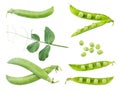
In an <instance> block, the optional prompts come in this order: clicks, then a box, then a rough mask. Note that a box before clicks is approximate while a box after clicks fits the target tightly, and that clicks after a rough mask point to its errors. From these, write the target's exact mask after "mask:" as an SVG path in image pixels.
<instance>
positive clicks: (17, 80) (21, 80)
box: [6, 65, 59, 85]
mask: <svg viewBox="0 0 120 92" xmlns="http://www.w3.org/2000/svg"><path fill="white" fill-rule="evenodd" d="M43 70H44V71H45V72H46V73H47V74H49V73H51V72H52V71H53V70H56V71H58V70H59V66H57V65H51V66H49V67H46V68H45V69H43ZM6 78H7V80H8V81H9V82H10V83H12V84H16V85H25V84H29V83H32V82H35V81H37V80H39V79H41V78H39V77H37V76H36V75H35V74H29V75H27V76H23V77H13V76H9V75H6Z"/></svg>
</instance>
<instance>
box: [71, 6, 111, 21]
mask: <svg viewBox="0 0 120 92" xmlns="http://www.w3.org/2000/svg"><path fill="white" fill-rule="evenodd" d="M70 11H71V13H72V14H74V15H75V16H78V17H80V18H84V19H89V20H99V21H101V20H102V21H103V20H108V19H109V20H112V19H111V18H109V17H108V16H106V15H104V14H100V13H90V12H86V11H82V10H79V9H76V8H75V7H74V6H72V5H70Z"/></svg>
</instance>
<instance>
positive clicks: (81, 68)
mask: <svg viewBox="0 0 120 92" xmlns="http://www.w3.org/2000/svg"><path fill="white" fill-rule="evenodd" d="M113 63H114V61H112V62H111V61H98V62H92V63H87V64H69V66H70V67H71V68H72V69H74V70H76V71H89V70H95V69H99V68H103V67H106V66H108V65H110V64H113Z"/></svg>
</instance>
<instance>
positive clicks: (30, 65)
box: [8, 58, 53, 83]
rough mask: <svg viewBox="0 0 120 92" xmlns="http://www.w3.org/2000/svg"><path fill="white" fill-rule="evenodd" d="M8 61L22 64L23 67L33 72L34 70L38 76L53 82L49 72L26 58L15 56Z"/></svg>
mask: <svg viewBox="0 0 120 92" xmlns="http://www.w3.org/2000/svg"><path fill="white" fill-rule="evenodd" d="M8 63H9V64H15V65H19V66H22V67H24V68H26V69H28V70H30V71H31V72H33V74H35V75H36V76H37V77H38V78H42V79H44V80H46V81H48V82H51V83H52V82H53V81H52V80H51V78H50V77H49V76H48V74H47V73H46V72H45V71H44V70H43V69H42V68H40V67H39V66H37V65H35V64H34V63H32V62H30V61H28V60H26V59H23V58H13V59H11V60H10V61H9V62H8Z"/></svg>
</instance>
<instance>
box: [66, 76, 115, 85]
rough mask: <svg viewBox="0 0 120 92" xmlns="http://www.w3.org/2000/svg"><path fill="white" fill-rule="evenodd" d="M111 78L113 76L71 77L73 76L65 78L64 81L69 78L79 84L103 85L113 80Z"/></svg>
mask: <svg viewBox="0 0 120 92" xmlns="http://www.w3.org/2000/svg"><path fill="white" fill-rule="evenodd" d="M113 78H114V77H105V78H92V77H73V78H67V80H66V82H67V81H69V80H71V81H74V82H76V83H80V84H89V85H105V84H108V83H110V82H111V81H112V80H113ZM66 82H65V83H66Z"/></svg>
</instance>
